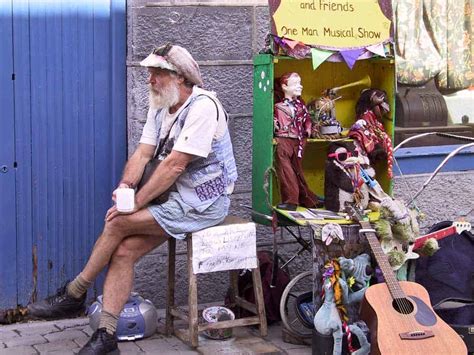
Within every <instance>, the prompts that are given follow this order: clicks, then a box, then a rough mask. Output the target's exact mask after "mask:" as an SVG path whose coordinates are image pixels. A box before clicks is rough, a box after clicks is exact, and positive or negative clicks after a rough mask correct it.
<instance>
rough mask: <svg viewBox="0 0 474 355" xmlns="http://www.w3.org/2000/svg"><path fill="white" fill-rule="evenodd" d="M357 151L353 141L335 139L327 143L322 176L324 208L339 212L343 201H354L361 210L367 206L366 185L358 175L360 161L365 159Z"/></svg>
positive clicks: (342, 207)
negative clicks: (327, 147)
mask: <svg viewBox="0 0 474 355" xmlns="http://www.w3.org/2000/svg"><path fill="white" fill-rule="evenodd" d="M359 153H360V152H359V150H358V149H357V148H356V146H355V145H354V143H353V142H346V141H337V142H332V143H331V144H330V145H329V149H328V158H327V160H326V167H325V176H324V195H325V200H324V203H325V207H326V209H328V210H330V211H334V212H341V211H343V210H344V204H345V202H351V203H354V202H355V204H356V205H357V206H358V207H359V208H361V209H363V210H364V209H366V208H367V206H368V204H369V192H368V187H367V185H366V184H364V181H363V180H362V178H361V175H360V167H361V163H362V164H364V163H365V161H364V160H363V158H362V157H361V155H360V154H359Z"/></svg>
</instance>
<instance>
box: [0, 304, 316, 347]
mask: <svg viewBox="0 0 474 355" xmlns="http://www.w3.org/2000/svg"><path fill="white" fill-rule="evenodd" d="M162 321H163V316H162V312H161V315H160V316H159V322H160V323H159V326H158V331H157V333H156V334H155V335H153V336H152V337H149V338H146V339H142V340H138V341H130V342H120V343H119V348H120V350H121V354H233V355H234V354H235V355H237V354H245V355H247V354H295V355H300V354H311V347H310V346H305V345H294V344H289V343H285V342H283V340H282V337H281V325H279V324H278V325H272V326H270V327H269V330H268V336H267V337H266V338H265V339H262V338H260V337H259V336H258V330H254V329H250V328H235V329H234V330H233V334H234V336H233V337H232V338H231V339H230V340H226V341H216V340H210V339H206V338H204V337H200V339H199V345H200V346H199V347H198V348H197V349H195V350H193V349H192V348H190V347H188V346H187V345H186V344H184V343H183V342H181V341H180V340H179V339H177V338H175V337H166V336H165V335H163V330H164V327H163V323H162ZM88 323H89V320H88V319H87V318H75V319H66V320H58V321H49V322H42V321H37V322H29V323H18V324H12V325H7V326H0V355H3V354H13V355H30V354H74V353H77V352H78V351H79V349H80V347H81V346H83V345H84V344H85V343H86V342H87V340H88V338H89V336H90V335H91V334H92V330H91V328H90V327H89V325H88Z"/></svg>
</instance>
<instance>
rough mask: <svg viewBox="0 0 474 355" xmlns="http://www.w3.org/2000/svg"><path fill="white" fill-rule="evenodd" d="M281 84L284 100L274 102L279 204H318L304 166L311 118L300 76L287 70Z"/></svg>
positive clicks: (295, 205) (307, 205) (284, 205)
mask: <svg viewBox="0 0 474 355" xmlns="http://www.w3.org/2000/svg"><path fill="white" fill-rule="evenodd" d="M278 84H279V86H280V87H281V91H282V92H283V95H284V98H283V100H282V101H280V102H277V103H276V104H275V107H274V114H273V122H274V134H275V140H276V143H277V145H276V149H275V160H276V173H277V177H278V183H279V186H280V194H281V204H279V205H278V208H281V209H288V210H294V209H296V207H297V206H298V205H299V206H303V207H316V206H317V205H318V198H317V197H316V195H314V193H312V192H311V190H310V189H309V187H308V185H307V183H306V180H305V178H304V175H303V167H302V159H303V153H304V148H305V145H306V138H307V137H309V136H310V135H311V118H310V115H309V112H308V109H307V108H306V105H305V104H304V102H303V100H302V99H301V97H300V96H301V92H302V90H303V86H302V85H301V78H300V76H299V75H298V73H287V74H284V75H283V76H282V77H281V78H280V79H279V81H278ZM278 89H279V88H278V87H277V88H276V91H278Z"/></svg>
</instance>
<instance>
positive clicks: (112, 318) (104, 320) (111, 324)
mask: <svg viewBox="0 0 474 355" xmlns="http://www.w3.org/2000/svg"><path fill="white" fill-rule="evenodd" d="M117 322H118V316H116V315H115V314H112V313H110V312H107V311H106V310H102V312H101V313H100V318H99V328H105V330H106V331H107V333H109V334H111V335H113V334H114V333H115V331H116V330H117Z"/></svg>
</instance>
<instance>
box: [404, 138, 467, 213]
mask: <svg viewBox="0 0 474 355" xmlns="http://www.w3.org/2000/svg"><path fill="white" fill-rule="evenodd" d="M473 146H474V143H468V144H464V145H462V146H460V147H458V148H456V149H455V150H453V151H452V152H451V153H449V154H448V156H447V157H446V158H444V160H443V161H442V162H441V164H439V165H438V167H437V168H436V170H435V171H434V172H433V173H432V174H431V175H430V177H429V178H428V180H426V181H425V183H424V184H423V186H422V187H421V188H420V189H419V190H418V191H417V193H416V194H415V196H413V198H412V199H411V200H410V202H408V205H410V204H411V203H412V202H413V201H414V200H415V199H416V198H417V197H418V196H419V195H420V194H421V192H422V191H423V190H424V189H425V187H426V186H428V184H429V183H430V182H431V180H433V178H434V177H435V176H436V175H437V174H438V172H439V171H440V170H441V169H442V168H443V167H444V166H445V165H446V163H447V162H448V160H449V159H451V158H452V157H454V156H455V155H456V154H458V153H459V152H460V151H461V150H463V149H465V148H469V147H473Z"/></svg>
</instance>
